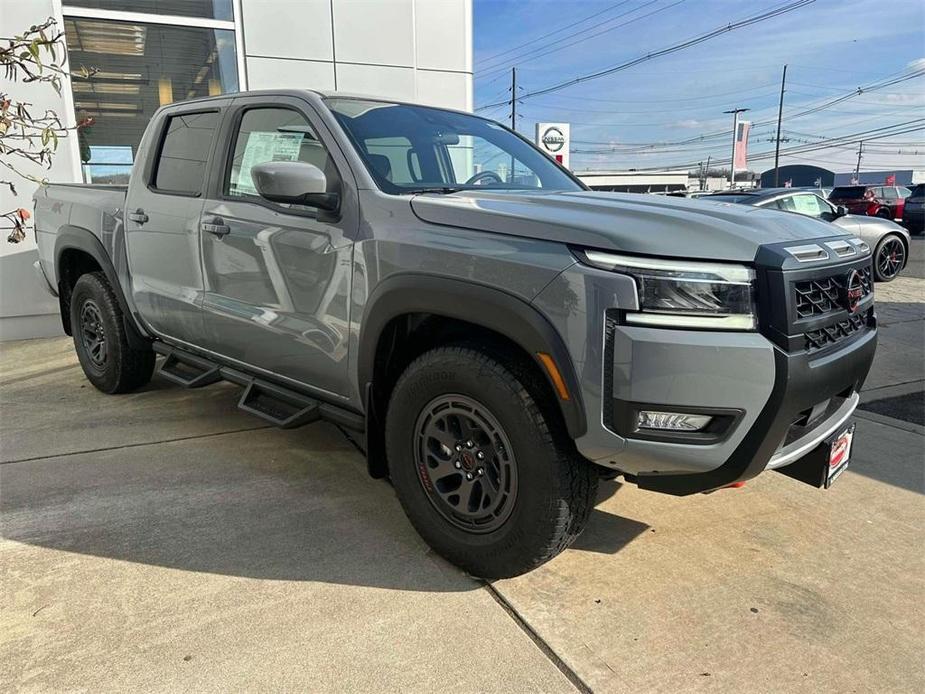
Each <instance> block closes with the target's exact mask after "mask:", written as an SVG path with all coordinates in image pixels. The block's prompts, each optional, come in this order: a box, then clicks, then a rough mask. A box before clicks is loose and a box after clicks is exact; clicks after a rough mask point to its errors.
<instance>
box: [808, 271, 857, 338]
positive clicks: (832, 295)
mask: <svg viewBox="0 0 925 694" xmlns="http://www.w3.org/2000/svg"><path fill="white" fill-rule="evenodd" d="M858 272H859V274H860V275H861V289H862V294H863V296H862V298H863V297H866V296H867V295H868V294H870V292H871V290H872V288H873V285H872V284H871V275H870V267H865V268H861V269H859V270H858ZM845 281H846V278H845V276H838V275H833V276H830V277H824V278H821V279H810V280H802V281H800V282H794V283H793V292H794V308H795V310H796V317H797V319H798V320H799V319H803V318H812V317H814V316H822V315H825V314H826V313H831V312H833V311H841V310H842V309H843V308H844V307H843V306H842V299H841V297H842V292H843V291H844V289H845V286H844V283H845ZM814 332H819V331H814Z"/></svg>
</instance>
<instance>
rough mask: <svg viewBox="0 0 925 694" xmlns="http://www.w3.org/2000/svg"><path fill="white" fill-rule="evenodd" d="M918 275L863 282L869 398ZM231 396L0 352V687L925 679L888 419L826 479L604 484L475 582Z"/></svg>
mask: <svg viewBox="0 0 925 694" xmlns="http://www.w3.org/2000/svg"><path fill="white" fill-rule="evenodd" d="M919 289H920V285H919V286H916V285H914V284H909V278H902V279H900V280H898V281H897V282H895V283H893V284H891V285H882V286H878V289H877V291H878V299H879V300H880V302H881V306H882V307H884V309H886V308H889V307H888V306H886V305H888V304H890V303H894V304H896V305H897V306H898V308H897V309H896V310H897V311H898V312H901V313H898V314H897V316H898V318H897V319H896V320H892V321H891V320H888V319H887V318H886V317H885V318H884V320H883V324H884V330H883V333H882V339H881V351H880V354H879V355H878V360H877V365H876V367H875V373H874V374H873V375H872V379H871V381H870V382H869V383H868V387H869V388H871V389H872V390H871V392H872V393H873V394H874V395H876V394H877V393H884V392H891V391H890V389H896V388H908V387H910V385H909V383H906V381H910V382H912V383H913V384H914V383H915V382H917V381H916V379H918V380H921V378H922V376H921V373H920V372H916V371H914V370H913V371H910V369H915V368H916V364H915V363H914V362H915V360H916V359H919V362H921V359H920V355H921V349H922V343H921V342H918V343H916V342H915V339H914V337H915V334H916V333H915V331H916V330H921V328H922V320H923V318H922V317H920V318H915V316H916V315H920V313H921V305H920V302H921V297H922V294H921V293H919ZM917 303H918V304H919V305H918V306H916V304H917ZM900 305H902V306H900ZM916 311H918V312H919V313H918V314H916V313H915V312H916ZM910 312H911V313H910ZM886 313H887V311H886V310H884V311H883V315H885V314H886ZM916 321H918V324H916ZM916 349H918V350H919V351H918V352H916V351H915V350H916ZM885 355H888V357H889V360H890V361H894V360H899V361H900V362H903V363H904V364H903V365H904V367H905V368H902V369H901V368H898V366H897V365H896V364H893V363H889V364H884V363H882V362H883V360H884V358H885ZM918 366H919V367H920V366H921V364H919V365H918ZM910 373H911V377H910V375H909V374H910ZM874 389H879V390H874ZM238 392H239V391H238V390H237V389H235V388H232V387H230V386H224V385H219V386H212V387H210V388H206V389H202V390H198V391H184V390H182V389H180V388H176V387H173V386H170V385H168V384H166V383H163V382H160V381H155V382H154V383H152V384H151V385H150V386H148V387H147V388H145V389H143V390H142V391H140V392H138V393H134V394H131V395H126V396H118V397H108V396H104V395H102V394H100V393H98V392H97V391H96V390H94V389H93V388H92V387H91V386H90V385H89V384H87V383H86V381H85V380H84V379H83V376H82V374H81V372H80V369H79V366H77V363H76V359H75V358H74V356H73V351H72V348H71V345H70V342H69V341H68V340H64V339H59V340H43V341H32V342H24V343H14V344H6V345H3V346H2V347H0V462H2V463H3V464H2V465H0V535H2V538H0V590H2V593H0V689H3V690H22V691H61V690H66V689H67V690H71V689H73V690H93V691H116V690H119V691H126V690H164V691H177V690H181V689H182V690H196V691H217V690H226V691H227V690H245V689H247V690H256V689H261V690H266V689H274V690H286V691H288V690H302V691H305V690H313V691H370V692H372V691H375V692H384V691H396V690H408V691H454V692H455V691H463V692H476V691H478V692H485V691H506V692H510V691H516V692H520V691H567V690H573V689H575V688H576V687H577V688H579V689H584V690H587V689H593V690H594V691H601V692H606V691H646V692H648V691H665V692H678V691H701V690H703V691H707V690H710V691H719V692H741V691H749V692H784V691H805V692H844V691H857V692H867V691H871V692H881V691H890V692H905V691H909V692H918V691H922V690H923V689H925V669H923V663H922V659H921V652H922V649H923V646H925V639H923V634H925V615H923V604H925V603H923V597H925V578H923V577H925V571H923V569H925V566H923V563H925V551H923V550H925V546H923V539H922V538H923V537H925V535H923V532H922V531H923V529H925V512H923V506H922V496H921V495H922V493H923V492H925V478H923V475H925V472H923V450H925V448H923V442H925V439H923V437H922V435H921V434H919V433H916V432H915V431H910V430H909V429H908V428H903V427H902V426H901V424H902V423H899V422H893V421H892V420H889V419H886V420H882V419H881V420H879V421H872V420H870V419H865V418H863V416H864V415H863V414H862V418H861V419H860V420H859V425H858V436H857V443H856V450H855V455H854V460H853V462H852V466H851V468H849V470H848V472H846V473H845V474H844V475H843V476H842V477H841V478H840V479H839V481H838V483H837V484H836V485H835V486H834V487H833V489H831V490H829V491H826V492H822V491H818V490H813V489H811V488H809V487H805V486H803V485H800V484H799V483H797V482H795V481H793V480H790V479H789V478H786V477H783V476H781V475H777V474H767V475H763V476H762V477H760V478H758V479H757V480H755V481H753V482H752V483H750V484H749V485H747V486H746V487H745V488H744V489H741V490H724V491H721V492H717V493H716V494H712V495H708V496H696V497H691V498H685V499H675V498H671V497H665V496H660V495H656V494H652V493H647V492H642V491H639V490H638V489H636V488H635V487H632V486H624V485H619V484H616V483H606V484H605V485H604V487H603V489H602V493H601V498H600V503H599V505H598V507H597V509H596V510H595V511H594V514H593V516H592V519H591V522H590V524H589V527H588V529H587V531H586V532H585V534H584V535H583V536H582V537H581V538H579V541H578V543H577V544H576V546H575V547H574V548H573V549H570V550H568V551H567V552H565V553H564V554H563V555H561V556H560V557H558V558H557V559H555V560H554V561H552V562H551V563H549V564H548V565H546V566H544V567H541V568H540V569H538V570H537V571H534V572H532V573H530V574H528V575H526V576H523V577H520V578H517V579H514V580H510V581H501V582H497V583H495V584H494V586H492V587H490V588H489V587H485V586H483V585H482V584H480V583H479V582H476V581H473V580H472V579H470V578H468V577H466V576H464V575H463V574H461V573H460V572H459V571H457V570H456V569H455V568H454V567H452V566H450V565H448V564H446V563H445V562H443V561H442V560H440V559H439V558H437V557H434V556H433V555H432V553H430V552H429V551H428V549H427V547H426V546H425V545H424V544H423V543H422V542H421V541H420V539H419V538H418V537H417V535H416V534H415V533H414V532H413V530H412V529H411V527H410V525H409V524H408V523H407V521H406V520H405V518H404V516H403V515H402V513H401V510H400V508H399V505H398V503H397V500H396V499H395V498H394V493H393V492H392V490H391V488H390V487H389V486H388V484H386V483H384V482H381V481H375V480H371V479H369V478H368V477H367V476H366V473H365V469H364V463H363V461H362V460H361V458H360V456H359V455H358V454H357V453H356V451H355V450H354V449H353V448H352V446H351V445H350V444H349V443H348V442H347V441H346V440H345V439H344V438H343V436H342V435H341V434H340V432H338V431H337V430H336V429H334V428H333V427H331V426H329V425H325V424H317V425H312V426H309V427H306V428H303V429H298V430H294V431H280V430H277V429H273V428H266V427H264V426H263V425H262V423H261V422H260V421H259V420H256V419H253V418H250V417H248V416H246V415H244V414H242V413H240V412H239V411H238V410H237V409H236V408H235V402H236V396H237V393H238ZM884 421H885V422H887V423H886V424H884V423H882V422H884ZM569 678H570V679H569Z"/></svg>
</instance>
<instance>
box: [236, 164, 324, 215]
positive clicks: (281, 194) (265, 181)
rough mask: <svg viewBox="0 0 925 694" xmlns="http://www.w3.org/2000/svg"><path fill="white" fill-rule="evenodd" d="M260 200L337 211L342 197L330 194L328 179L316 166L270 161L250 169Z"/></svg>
mask: <svg viewBox="0 0 925 694" xmlns="http://www.w3.org/2000/svg"><path fill="white" fill-rule="evenodd" d="M251 178H252V179H253V181H254V187H256V188H257V192H258V193H260V197H262V198H264V199H266V200H269V201H270V202H279V203H284V204H290V205H306V206H308V207H317V208H318V209H319V210H325V211H327V212H335V211H336V210H337V208H338V207H339V206H340V196H339V195H338V194H337V193H328V192H327V187H328V180H327V178H326V177H325V175H324V172H323V171H322V170H321V169H319V168H318V167H317V166H315V165H314V164H309V163H308V162H304V161H268V162H264V163H263V164H257V166H255V167H254V168H252V169H251Z"/></svg>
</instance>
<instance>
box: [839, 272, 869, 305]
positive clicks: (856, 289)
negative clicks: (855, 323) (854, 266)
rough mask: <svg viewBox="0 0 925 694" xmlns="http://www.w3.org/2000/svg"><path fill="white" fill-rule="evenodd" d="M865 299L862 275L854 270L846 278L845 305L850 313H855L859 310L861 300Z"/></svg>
mask: <svg viewBox="0 0 925 694" xmlns="http://www.w3.org/2000/svg"><path fill="white" fill-rule="evenodd" d="M863 298H864V283H863V281H862V279H861V273H860V272H858V271H857V270H852V271H851V272H849V273H848V276H847V277H846V278H845V291H844V299H843V301H844V304H845V308H846V309H848V313H854V312H856V311H857V310H858V306H859V305H860V303H861V299H863Z"/></svg>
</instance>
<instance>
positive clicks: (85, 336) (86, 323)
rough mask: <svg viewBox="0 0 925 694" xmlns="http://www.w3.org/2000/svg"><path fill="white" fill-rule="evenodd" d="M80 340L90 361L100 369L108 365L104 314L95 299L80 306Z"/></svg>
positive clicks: (88, 300)
mask: <svg viewBox="0 0 925 694" xmlns="http://www.w3.org/2000/svg"><path fill="white" fill-rule="evenodd" d="M80 340H81V342H82V343H83V347H84V350H86V354H87V357H88V358H89V359H90V363H91V364H92V365H93V366H95V367H96V368H98V369H101V370H102V369H103V368H104V367H105V366H106V358H107V356H108V347H107V344H106V328H105V327H104V326H103V315H102V313H101V311H100V307H99V306H98V305H97V303H96V302H95V301H94V300H93V299H86V300H84V302H83V305H82V306H81V307H80Z"/></svg>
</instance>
